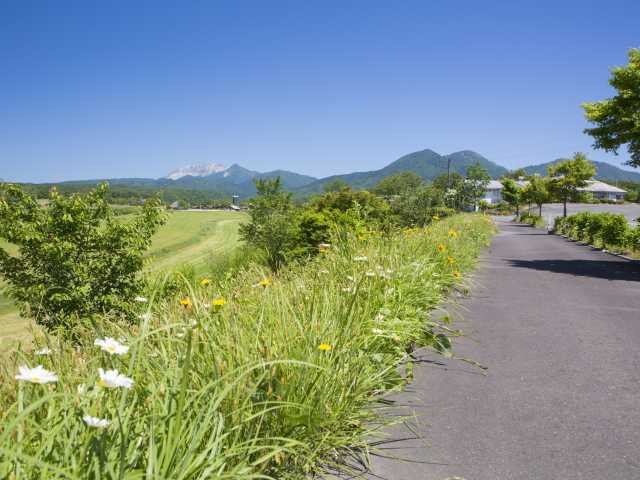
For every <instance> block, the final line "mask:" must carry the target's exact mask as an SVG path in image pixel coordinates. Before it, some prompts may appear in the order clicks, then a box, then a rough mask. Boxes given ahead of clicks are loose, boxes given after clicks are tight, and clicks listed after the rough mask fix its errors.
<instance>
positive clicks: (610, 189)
mask: <svg viewBox="0 0 640 480" xmlns="http://www.w3.org/2000/svg"><path fill="white" fill-rule="evenodd" d="M578 190H580V191H581V192H588V193H590V194H591V195H593V198H595V199H596V200H609V201H612V202H621V201H622V200H624V194H625V193H627V191H626V190H623V189H621V188H618V187H614V186H613V185H609V184H608V183H604V182H600V181H598V180H587V186H586V187H584V188H579V189H578Z"/></svg>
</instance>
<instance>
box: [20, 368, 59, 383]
mask: <svg viewBox="0 0 640 480" xmlns="http://www.w3.org/2000/svg"><path fill="white" fill-rule="evenodd" d="M18 370H19V371H20V373H19V374H18V375H16V380H21V381H23V382H31V383H39V384H41V385H42V384H45V383H54V382H57V381H58V376H57V375H56V374H55V373H53V372H50V371H49V370H45V368H44V367H43V366H42V365H38V366H37V367H35V368H29V367H27V366H24V365H23V366H21V367H18Z"/></svg>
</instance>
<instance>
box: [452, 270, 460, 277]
mask: <svg viewBox="0 0 640 480" xmlns="http://www.w3.org/2000/svg"><path fill="white" fill-rule="evenodd" d="M453 276H454V277H456V278H460V272H459V271H457V270H456V271H455V272H453Z"/></svg>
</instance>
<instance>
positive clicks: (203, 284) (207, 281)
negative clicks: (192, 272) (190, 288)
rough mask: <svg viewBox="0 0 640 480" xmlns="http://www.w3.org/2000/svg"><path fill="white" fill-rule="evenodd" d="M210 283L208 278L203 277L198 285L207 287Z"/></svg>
mask: <svg viewBox="0 0 640 480" xmlns="http://www.w3.org/2000/svg"><path fill="white" fill-rule="evenodd" d="M210 284H211V280H209V279H208V278H203V279H202V280H200V285H202V286H203V287H208V286H209V285H210Z"/></svg>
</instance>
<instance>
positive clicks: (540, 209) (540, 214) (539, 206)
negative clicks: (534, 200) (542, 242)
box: [538, 203, 542, 217]
mask: <svg viewBox="0 0 640 480" xmlns="http://www.w3.org/2000/svg"><path fill="white" fill-rule="evenodd" d="M538 212H540V213H538V216H539V217H542V204H541V203H540V204H539V205H538Z"/></svg>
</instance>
